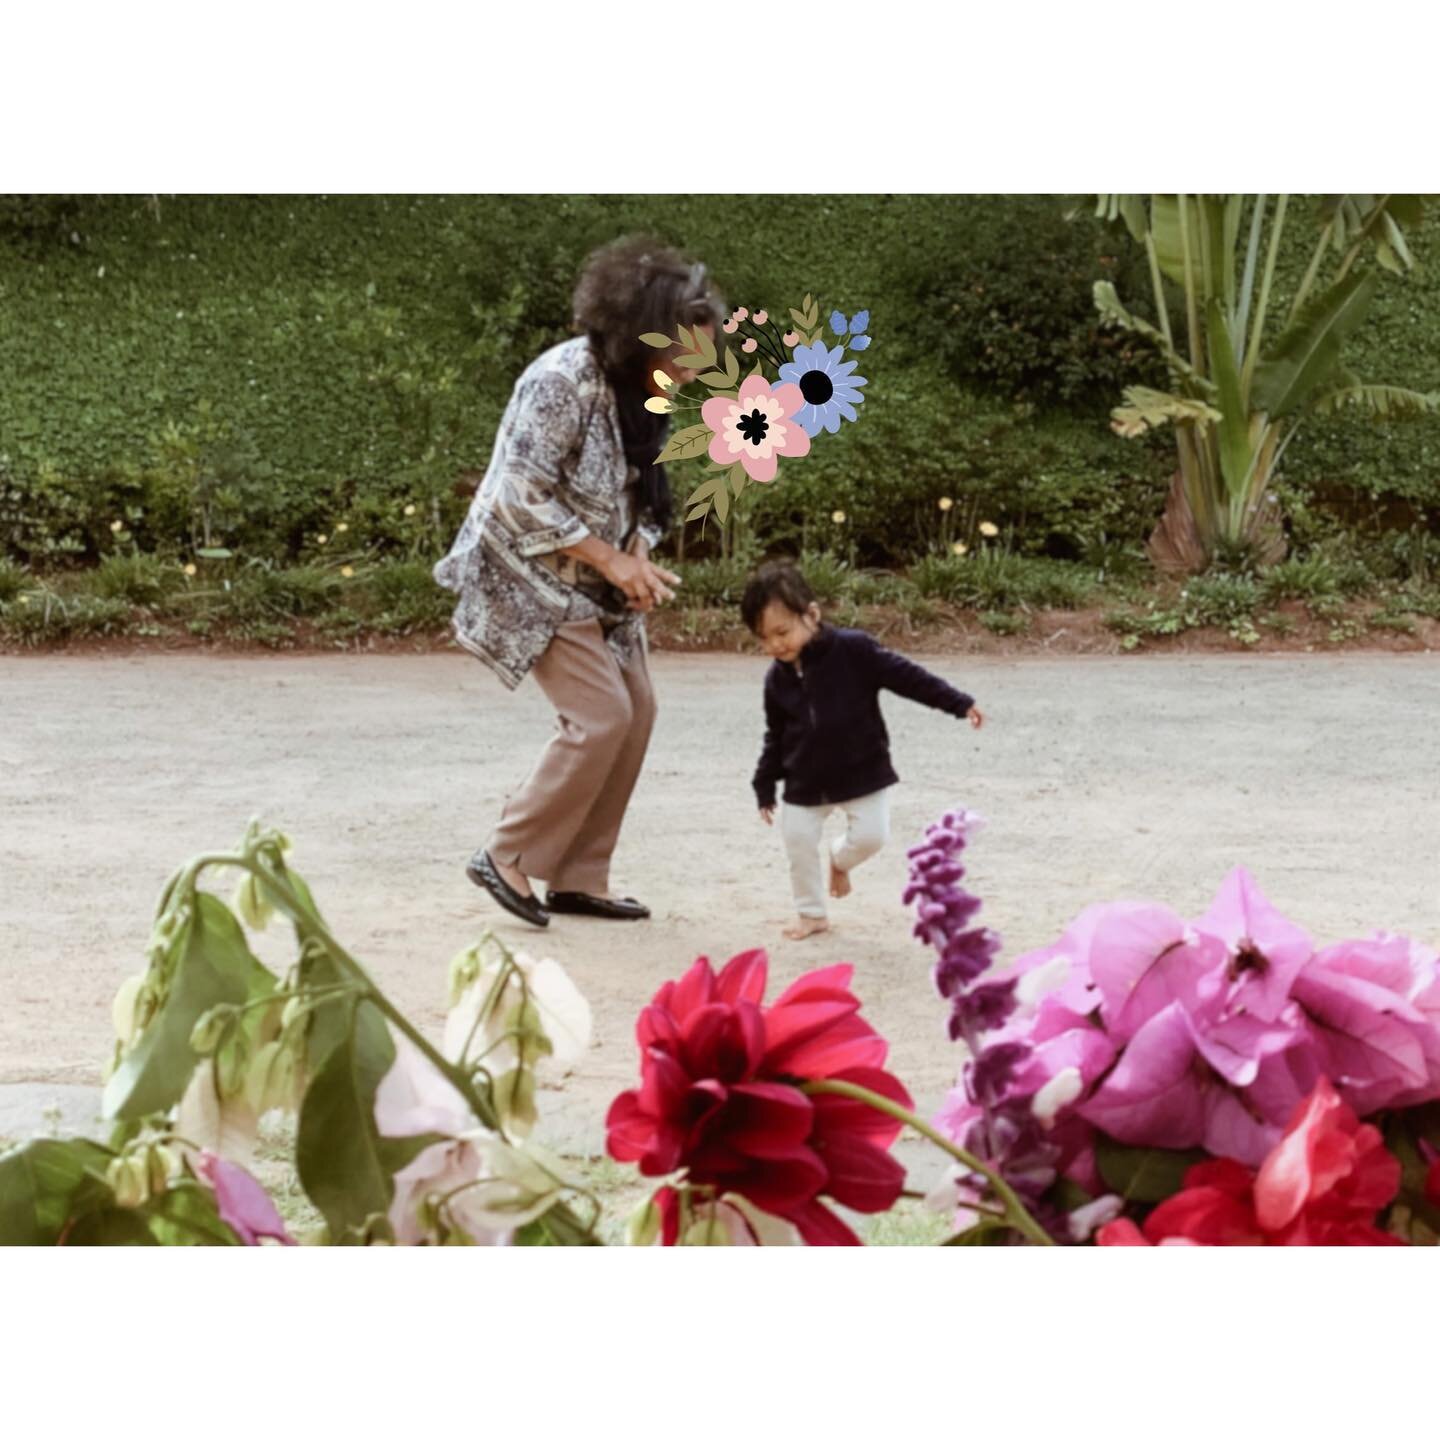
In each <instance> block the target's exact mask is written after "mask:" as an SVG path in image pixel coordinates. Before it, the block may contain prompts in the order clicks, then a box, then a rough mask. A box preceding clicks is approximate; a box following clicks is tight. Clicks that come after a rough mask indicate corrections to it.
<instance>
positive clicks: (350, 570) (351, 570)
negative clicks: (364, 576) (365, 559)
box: [340, 565, 355, 580]
mask: <svg viewBox="0 0 1440 1440" xmlns="http://www.w3.org/2000/svg"><path fill="white" fill-rule="evenodd" d="M340 573H341V575H343V576H344V577H345V579H347V580H349V579H351V578H352V577H353V576H354V574H355V567H354V566H353V565H342V566H341V567H340Z"/></svg>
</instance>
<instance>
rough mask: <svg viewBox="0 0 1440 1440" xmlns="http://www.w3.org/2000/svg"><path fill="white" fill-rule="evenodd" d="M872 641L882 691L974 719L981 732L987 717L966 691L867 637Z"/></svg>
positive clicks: (874, 671)
mask: <svg viewBox="0 0 1440 1440" xmlns="http://www.w3.org/2000/svg"><path fill="white" fill-rule="evenodd" d="M866 639H867V640H869V641H870V664H871V667H872V674H873V675H874V678H875V683H876V684H877V685H878V686H879V687H880V689H882V690H890V691H893V692H894V693H895V694H896V695H900V696H903V697H904V698H905V699H906V700H914V701H917V702H918V703H919V704H921V705H928V706H929V707H930V708H931V709H932V710H943V711H944V712H945V713H946V714H947V715H954V716H956V717H958V718H959V719H962V720H963V719H965V718H966V717H967V716H970V717H971V719H970V723H971V724H972V725H973V726H975V728H976V729H977V730H978V729H979V728H980V725H981V724H982V723H983V721H984V717H983V716H982V715H981V714H980V712H979V710H977V709H976V708H975V701H974V700H973V699H972V698H971V697H970V696H969V695H967V694H966V693H965V692H964V691H963V690H957V689H956V688H955V687H954V686H953V685H951V684H950V683H949V681H947V680H942V679H941V678H940V677H939V676H938V675H935V674H932V673H931V672H930V671H929V670H927V669H926V668H925V667H924V666H923V665H917V664H916V663H915V662H914V661H913V660H907V659H906V658H905V657H904V656H903V655H897V654H896V653H895V652H894V651H893V650H887V649H886V648H885V647H884V646H883V645H882V644H880V642H879V641H878V640H875V639H873V638H872V637H870V636H866Z"/></svg>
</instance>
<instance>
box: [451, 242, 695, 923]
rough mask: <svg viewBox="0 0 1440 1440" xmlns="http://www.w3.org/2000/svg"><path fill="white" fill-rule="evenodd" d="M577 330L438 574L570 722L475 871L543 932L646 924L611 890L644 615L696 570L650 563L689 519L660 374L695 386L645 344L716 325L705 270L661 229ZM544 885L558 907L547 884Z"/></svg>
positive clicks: (644, 712)
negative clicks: (661, 404)
mask: <svg viewBox="0 0 1440 1440" xmlns="http://www.w3.org/2000/svg"><path fill="white" fill-rule="evenodd" d="M574 312H575V329H576V330H577V331H578V332H580V333H579V334H577V335H576V337H575V338H574V339H571V340H567V341H565V342H564V343H562V344H560V345H556V346H555V347H554V348H553V349H550V350H547V351H546V352H545V353H544V354H543V355H541V356H540V357H539V358H538V359H537V360H535V361H534V362H533V363H532V364H531V365H530V367H529V368H528V369H527V370H526V371H525V373H524V374H523V375H521V377H520V379H519V381H518V382H517V383H516V385H515V391H514V394H513V395H512V396H511V398H510V404H509V406H508V407H507V408H506V411H505V415H504V417H503V418H502V420H501V422H500V430H499V433H498V435H497V436H496V439H495V450H494V454H493V455H492V456H491V460H490V466H489V469H488V470H487V471H486V473H485V479H484V481H483V482H482V483H481V486H480V489H479V491H478V493H477V494H476V496H475V500H474V503H473V504H472V505H471V507H470V513H469V515H468V516H467V517H466V520H465V524H464V526H463V527H462V528H461V530H460V534H459V535H458V537H457V538H456V540H455V544H454V546H453V547H452V548H451V550H450V553H449V554H448V555H447V556H446V557H445V558H444V559H443V560H442V561H441V562H440V563H439V564H438V565H437V566H436V567H435V578H436V580H437V581H439V583H440V584H441V585H443V586H445V587H446V588H447V589H450V590H454V591H455V592H457V593H458V595H459V597H460V599H459V603H458V605H457V606H456V609H455V617H454V628H455V637H456V639H457V640H458V641H459V643H460V644H461V645H463V646H464V647H465V648H466V649H467V650H469V651H470V652H471V653H472V654H474V655H476V656H478V657H479V658H480V659H481V660H483V661H484V662H485V663H486V664H487V665H488V666H489V667H490V668H491V669H492V670H493V671H494V672H495V673H496V674H497V675H498V676H499V677H500V679H501V681H502V682H503V683H504V684H505V685H506V686H507V687H508V688H509V689H512V690H513V689H514V688H515V687H516V686H518V685H519V684H520V682H521V680H522V679H524V677H525V676H526V675H527V674H530V673H532V672H533V674H534V676H535V679H536V681H537V683H538V684H539V685H540V688H541V689H542V690H543V691H544V692H545V696H546V698H547V699H548V700H549V701H550V703H551V704H552V705H553V706H554V707H555V712H556V722H557V729H556V733H555V735H554V736H553V737H552V738H551V740H550V742H549V744H548V745H547V746H546V747H545V749H544V751H542V753H541V755H540V759H539V761H538V763H537V764H536V766H535V768H534V769H533V770H532V771H531V773H530V776H529V778H528V779H527V780H526V781H525V783H524V785H523V786H522V787H521V788H520V789H519V791H517V792H516V793H515V794H513V795H511V797H510V799H509V802H508V803H507V805H506V806H505V808H504V810H503V812H502V814H501V817H500V821H499V824H498V825H497V826H496V828H495V830H494V831H493V833H492V834H491V836H490V838H489V840H488V841H487V842H486V844H485V845H484V846H483V847H482V848H481V849H479V850H477V851H476V852H475V855H474V856H473V857H472V858H471V860H470V862H469V864H468V865H467V866H466V873H467V874H468V875H469V876H470V878H471V879H472V880H474V882H475V883H476V884H477V885H480V886H482V887H483V888H484V889H486V890H488V891H489V892H490V894H491V895H492V896H493V897H494V898H495V900H496V901H497V902H498V903H499V904H500V905H502V906H503V907H504V908H505V909H506V910H508V911H510V913H511V914H513V915H517V916H519V917H520V918H521V919H523V920H527V921H529V922H530V923H531V924H532V925H538V926H545V925H548V924H549V920H550V914H551V912H554V913H558V914H570V915H593V916H599V917H603V918H606V919H615V920H639V919H644V918H645V917H646V916H648V915H649V913H650V912H649V911H648V910H647V909H646V908H645V907H644V906H643V905H641V904H639V903H638V902H637V901H635V900H633V899H617V898H615V897H614V896H612V895H611V893H610V857H611V855H612V853H613V852H614V849H615V843H616V840H617V839H618V837H619V834H620V826H621V823H622V821H623V820H624V818H625V810H626V807H627V806H628V805H629V802H630V795H631V792H632V791H633V790H634V788H635V781H636V779H637V778H638V777H639V774H640V767H641V765H642V764H643V762H644V759H645V752H646V749H647V747H648V745H649V741H650V731H651V728H652V726H653V724H654V719H655V698H654V695H653V693H652V691H651V688H650V675H649V671H648V669H647V665H646V641H645V618H644V617H645V614H646V612H648V611H649V610H651V609H653V608H654V606H656V605H657V604H660V603H662V602H664V601H666V600H670V599H673V598H674V591H673V590H672V589H671V588H670V587H672V586H674V585H678V584H679V583H680V581H679V577H678V576H676V575H673V574H671V573H670V571H668V570H664V569H661V568H660V567H659V566H657V565H655V564H653V563H652V562H651V560H650V552H651V550H652V549H653V548H654V547H655V546H656V545H657V544H658V543H659V542H660V539H661V537H662V536H663V535H664V533H665V531H666V529H667V528H668V527H669V525H670V521H671V518H672V508H673V502H672V498H671V494H670V485H669V481H668V480H667V478H666V475H665V471H664V468H663V467H662V466H659V465H656V464H655V463H654V461H655V457H656V456H657V455H658V454H659V453H660V451H661V449H662V448H663V446H664V443H665V432H666V427H667V421H666V420H665V419H664V417H663V416H660V415H656V414H653V413H651V412H650V411H648V410H647V409H646V408H645V402H646V400H647V399H648V398H650V397H651V396H652V395H654V394H658V393H660V392H659V389H658V387H657V386H656V384H655V383H654V378H653V372H654V371H655V369H656V368H659V369H662V370H663V371H665V373H667V374H668V375H669V376H670V377H671V378H672V379H678V378H689V377H688V375H686V374H685V372H683V371H677V370H675V369H673V368H672V365H671V362H669V361H668V360H665V359H659V360H658V361H657V354H659V352H657V351H655V350H651V349H649V348H648V347H646V346H644V345H642V344H641V343H640V338H639V337H640V336H641V335H642V334H645V333H647V332H650V331H661V332H663V333H665V334H667V335H673V334H675V331H676V327H677V326H680V325H685V326H695V325H698V326H700V327H701V328H702V329H705V330H707V331H708V332H709V333H711V334H712V335H713V333H714V329H715V326H716V325H717V323H718V321H719V320H720V319H721V310H720V302H719V300H718V299H717V298H716V296H715V294H714V293H713V291H712V289H711V287H710V282H709V277H708V273H707V271H706V269H705V267H704V266H703V265H700V264H695V263H691V262H690V261H688V260H685V259H683V258H682V257H681V256H680V255H678V254H677V253H676V252H675V251H673V250H669V249H666V248H665V247H663V246H661V245H659V244H657V243H655V242H653V241H649V240H646V239H644V238H638V239H636V238H630V239H625V240H620V241H617V242H616V243H614V244H613V245H610V246H607V247H606V248H605V249H603V250H600V251H598V252H597V253H596V254H594V255H592V256H591V257H590V259H589V261H588V262H587V264H586V267H585V270H584V273H583V274H582V275H581V277H580V281H579V284H578V285H577V287H576V290H575V302H574ZM532 878H533V879H536V880H544V881H545V882H546V883H547V886H548V892H547V895H546V899H545V902H544V904H543V905H542V903H541V902H540V900H539V899H538V897H537V896H536V895H535V894H534V892H533V891H532V889H531V886H530V880H531V879H532Z"/></svg>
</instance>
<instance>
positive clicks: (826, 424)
mask: <svg viewBox="0 0 1440 1440" xmlns="http://www.w3.org/2000/svg"><path fill="white" fill-rule="evenodd" d="M821 315H822V312H821V308H820V303H819V301H818V300H817V299H816V298H815V297H814V296H812V295H807V296H806V297H805V299H804V301H803V302H802V303H801V305H800V307H799V308H798V309H791V310H790V311H789V312H788V324H787V321H786V320H785V319H784V318H783V317H782V312H780V311H778V310H775V311H772V310H771V309H769V308H767V307H766V306H764V305H754V306H745V305H738V306H736V307H735V308H734V309H733V310H731V311H730V313H729V315H728V316H727V317H726V318H725V319H724V320H723V321H721V322H720V324H719V327H718V328H719V332H720V333H716V330H715V329H714V328H712V327H711V326H709V325H696V326H694V327H692V328H688V329H687V328H686V327H685V326H683V325H682V326H680V327H679V329H678V331H677V333H676V334H675V335H674V336H673V337H672V336H670V335H666V334H663V333H661V332H660V331H649V332H647V333H646V334H644V335H641V336H640V341H641V343H642V344H644V345H648V346H650V347H652V348H653V349H656V350H672V351H674V352H675V353H673V354H672V355H671V356H670V357H669V360H670V366H671V367H672V373H673V367H675V366H678V367H680V368H681V369H683V370H685V371H687V372H689V374H687V375H686V376H685V377H683V378H680V379H673V378H664V379H662V378H661V377H662V376H663V375H665V373H666V372H664V371H659V370H657V371H655V372H654V379H655V385H654V389H655V390H656V391H657V392H658V393H656V394H654V395H652V396H651V397H650V398H649V399H647V400H646V401H645V408H646V409H647V410H649V411H650V412H651V413H652V414H656V415H680V414H682V413H684V412H686V411H689V412H691V413H692V414H693V413H694V412H695V411H697V410H698V411H699V412H700V413H699V417H698V422H696V421H692V423H690V424H688V425H687V424H685V423H684V422H683V421H679V422H677V426H676V429H675V430H674V431H673V432H672V433H671V435H670V437H669V439H668V440H667V441H666V443H665V445H664V446H663V447H662V448H661V450H660V453H659V454H658V455H657V456H656V457H655V463H656V464H657V465H664V464H668V463H669V462H671V461H678V460H697V459H699V458H700V457H701V456H702V455H703V456H705V457H707V458H708V459H709V461H710V466H709V469H710V475H709V477H708V478H707V479H705V480H703V481H702V482H701V483H700V484H699V485H698V486H696V488H695V489H694V490H693V491H692V492H691V493H690V495H689V496H688V497H687V499H686V501H685V511H686V515H685V518H686V519H687V520H702V521H703V520H707V519H708V518H709V517H710V515H711V514H714V516H715V517H716V519H717V520H718V521H719V522H720V524H722V525H724V524H725V523H726V521H727V520H728V518H729V514H730V506H731V499H732V496H733V497H734V498H735V499H736V500H738V499H739V498H740V496H741V494H742V492H743V491H744V489H745V486H746V485H748V484H750V483H751V482H752V481H758V482H759V483H761V484H768V483H769V482H771V481H773V480H774V479H775V478H776V475H777V473H778V469H779V465H778V462H779V460H780V459H782V458H783V459H791V460H799V459H803V458H804V457H805V456H806V455H808V454H809V452H810V441H811V440H813V439H814V437H815V436H817V435H819V434H820V433H821V432H822V431H824V432H826V433H828V434H831V435H834V434H836V433H837V432H838V431H839V429H840V424H841V422H842V421H845V420H849V421H854V420H855V419H856V418H857V409H856V407H857V406H858V405H860V404H861V402H863V400H864V399H865V396H864V394H863V393H862V392H863V390H864V387H865V385H866V383H867V382H866V380H865V377H864V376H863V375H856V374H855V362H854V361H853V360H846V359H845V351H846V348H847V347H848V348H850V349H854V350H863V349H865V348H866V347H867V346H868V345H869V344H870V338H869V336H868V335H867V334H866V333H865V332H866V329H867V328H868V326H869V323H870V312H869V311H868V310H860V311H857V312H856V313H855V315H854V316H853V317H850V318H848V319H847V318H846V316H845V315H844V314H843V313H842V312H841V311H839V310H836V311H833V312H832V314H831V316H830V322H831V325H832V328H834V330H835V333H836V335H837V336H838V337H840V339H841V343H840V344H838V345H827V344H826V343H825V338H824V336H825V331H824V321H823V320H822V318H821ZM742 356H743V357H745V360H744V365H745V367H746V368H747V370H748V373H747V374H746V375H745V378H744V380H743V382H742V379H741V374H742V360H741V357H742ZM692 384H694V385H703V386H706V387H708V388H709V391H710V395H709V397H708V398H707V399H704V400H700V399H696V398H692V397H691V395H689V394H687V393H686V392H687V389H688V387H689V386H690V385H692ZM836 523H841V522H838V521H837V522H836Z"/></svg>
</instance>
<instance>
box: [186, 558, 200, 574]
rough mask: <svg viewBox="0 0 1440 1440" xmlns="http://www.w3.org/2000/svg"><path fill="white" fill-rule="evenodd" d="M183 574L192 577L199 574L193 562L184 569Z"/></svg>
mask: <svg viewBox="0 0 1440 1440" xmlns="http://www.w3.org/2000/svg"><path fill="white" fill-rule="evenodd" d="M185 573H186V574H187V575H192V576H193V575H198V574H199V573H200V572H199V570H198V569H197V568H196V566H195V562H194V561H193V560H192V561H191V562H190V564H188V565H187V566H186V567H185Z"/></svg>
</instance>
